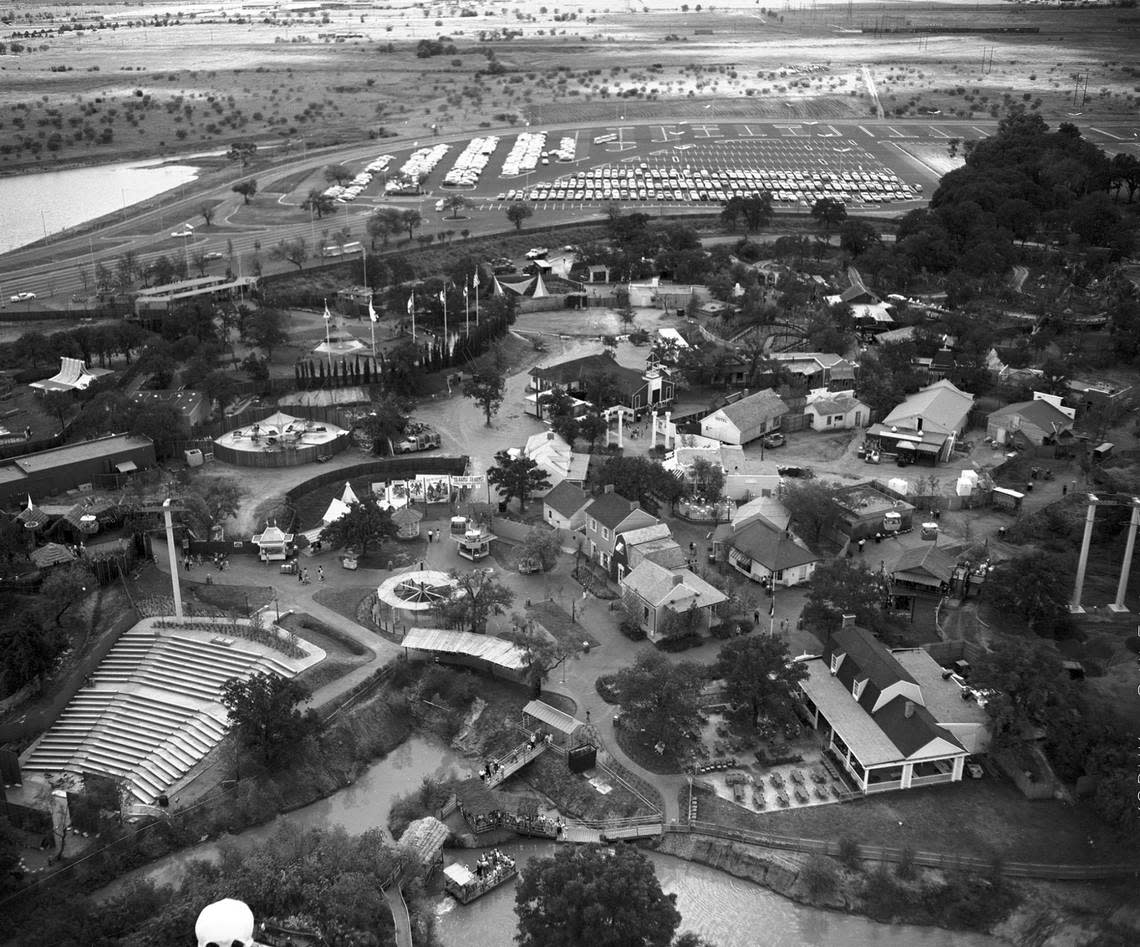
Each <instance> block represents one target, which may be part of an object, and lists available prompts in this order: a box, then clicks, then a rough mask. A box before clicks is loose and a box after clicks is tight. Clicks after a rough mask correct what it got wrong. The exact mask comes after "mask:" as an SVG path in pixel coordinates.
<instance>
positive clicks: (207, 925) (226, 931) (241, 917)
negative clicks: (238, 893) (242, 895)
mask: <svg viewBox="0 0 1140 947" xmlns="http://www.w3.org/2000/svg"><path fill="white" fill-rule="evenodd" d="M194 936H195V937H197V938H198V947H208V945H209V944H217V947H230V945H231V944H232V943H233V942H234V941H237V942H238V943H240V944H251V943H253V911H251V910H250V909H249V907H248V906H247V905H246V904H244V903H243V902H241V901H235V900H234V899H233V898H223V899H222V900H221V901H215V902H214V903H213V904H207V905H206V906H205V907H204V908H202V913H201V914H199V915H198V922H197V923H196V924H195V925H194Z"/></svg>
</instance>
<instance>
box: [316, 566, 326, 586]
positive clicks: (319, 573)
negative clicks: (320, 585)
mask: <svg viewBox="0 0 1140 947" xmlns="http://www.w3.org/2000/svg"><path fill="white" fill-rule="evenodd" d="M317 579H318V580H319V581H321V582H324V580H325V567H324V566H317Z"/></svg>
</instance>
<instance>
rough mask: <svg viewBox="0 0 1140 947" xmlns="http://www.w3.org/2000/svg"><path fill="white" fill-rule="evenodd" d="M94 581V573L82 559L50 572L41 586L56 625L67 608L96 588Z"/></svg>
mask: <svg viewBox="0 0 1140 947" xmlns="http://www.w3.org/2000/svg"><path fill="white" fill-rule="evenodd" d="M94 583H95V575H94V573H92V571H91V568H90V567H89V566H88V565H87V563H86V562H83V561H82V560H80V561H78V562H73V563H71V564H70V565H67V566H56V567H55V568H54V569H52V570H51V571H50V572H48V574H47V577H46V578H45V579H44V582H43V585H42V586H41V587H40V596H41V598H42V600H43V602H44V604H45V606H47V607H48V608H49V611H51V612H53V613H54V615H53V621H54V623H55V625H56V627H59V625H60V624H61V623H62V621H63V616H64V614H65V613H66V612H67V610H68V609H69V608H71V606H72V605H74V604H75V603H76V602H78V601H79V599H81V598H82V597H83V596H84V595H86V594H87V590H88V589H90V588H94ZM49 602H50V603H51V604H50V606H48V603H49Z"/></svg>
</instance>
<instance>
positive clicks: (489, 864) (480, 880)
mask: <svg viewBox="0 0 1140 947" xmlns="http://www.w3.org/2000/svg"><path fill="white" fill-rule="evenodd" d="M518 873H519V869H518V865H517V864H516V863H515V860H514V859H513V858H511V856H510V855H504V854H503V853H502V852H500V851H499V850H498V849H495V850H494V851H492V852H488V853H487V854H486V855H484V856H483V857H481V858H480V859H479V861H478V863H477V864H476V866H475V870H474V871H472V870H471V869H470V868H468V867H467V866H466V865H464V864H462V863H461V862H452V863H451V864H450V865H448V866H447V867H446V868H445V869H444V870H443V890H444V891H446V892H447V893H448V894H450V895H451V896H452V897H453V898H455V900H456V901H458V902H459V903H460V904H470V903H471V902H472V901H474V900H476V899H477V898H481V897H483V895H485V894H486V893H487V892H488V891H494V890H495V889H496V888H497V887H499V885H501V884H504V883H506V882H508V881H510V880H511V879H512V878H514V877H515V876H516V875H518Z"/></svg>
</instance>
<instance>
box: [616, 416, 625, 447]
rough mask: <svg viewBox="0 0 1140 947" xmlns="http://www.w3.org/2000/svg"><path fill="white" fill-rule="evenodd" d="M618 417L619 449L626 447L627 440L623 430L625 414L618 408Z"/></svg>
mask: <svg viewBox="0 0 1140 947" xmlns="http://www.w3.org/2000/svg"><path fill="white" fill-rule="evenodd" d="M617 416H618V447H625V440H624V439H623V438H624V433H623V428H622V423H623V422H624V421H625V412H624V411H622V410H621V408H618V413H617Z"/></svg>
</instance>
